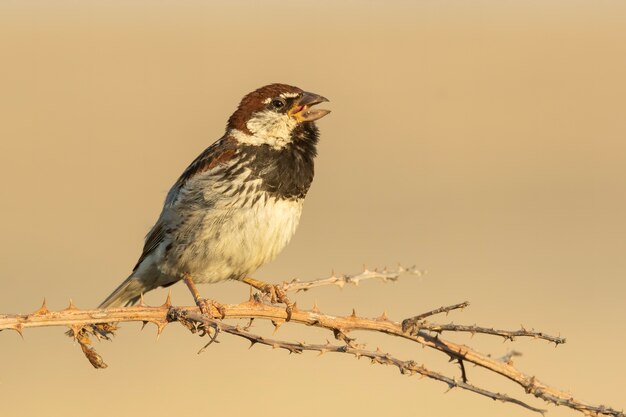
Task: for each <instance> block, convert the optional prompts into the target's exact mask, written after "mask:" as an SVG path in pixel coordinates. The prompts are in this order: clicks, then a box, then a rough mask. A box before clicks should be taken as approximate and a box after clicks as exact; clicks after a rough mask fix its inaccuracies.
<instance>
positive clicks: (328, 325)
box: [0, 271, 625, 417]
mask: <svg viewBox="0 0 626 417" xmlns="http://www.w3.org/2000/svg"><path fill="white" fill-rule="evenodd" d="M394 273H396V274H398V275H399V273H398V272H397V271H394V272H383V273H371V272H369V271H366V272H365V273H364V274H365V275H363V274H361V275H357V276H356V277H359V276H362V277H361V278H358V279H357V281H356V282H358V280H360V279H367V278H370V277H371V278H373V277H376V278H382V279H392V280H395V279H397V276H398V275H396V276H395V277H393V274H394ZM376 274H378V275H376ZM375 275H376V276H375ZM365 277H366V278H365ZM392 277H393V278H392ZM353 279H354V277H352V278H350V280H344V283H347V282H350V283H356V282H353V281H352V280H353ZM337 282H338V281H337V277H331V279H325V280H318V281H311V282H309V283H301V282H294V281H292V282H291V283H287V284H284V285H285V286H286V287H285V290H291V291H299V290H306V289H309V288H314V287H318V286H322V285H339V284H336V283H337ZM289 285H291V286H289ZM467 305H468V304H467V303H460V304H455V305H451V306H447V307H441V308H439V309H436V310H433V311H430V312H427V313H423V314H420V315H417V316H415V317H412V318H410V319H407V320H404V321H403V322H402V323H398V322H393V321H391V320H389V319H388V317H387V316H386V315H385V314H383V315H382V316H380V317H378V318H365V317H358V316H357V315H356V313H355V312H354V311H353V313H352V314H351V315H349V316H331V315H326V314H323V313H321V312H320V311H319V309H317V308H313V309H312V310H301V309H298V308H297V307H295V308H294V309H293V312H292V314H291V320H290V323H292V324H303V325H307V326H314V327H319V328H323V329H327V330H329V331H331V332H332V333H333V334H334V336H335V338H336V339H337V340H339V341H340V342H341V343H339V344H331V343H326V344H307V343H304V342H289V341H284V340H278V339H270V338H265V337H263V336H260V335H256V334H254V333H251V332H250V331H249V327H250V326H249V325H248V326H246V327H240V326H237V325H231V324H227V323H225V322H224V321H222V320H220V319H217V318H216V317H207V316H205V315H202V314H201V313H200V311H199V309H198V308H197V307H195V306H194V307H174V306H172V304H171V301H170V299H169V296H168V299H167V300H166V302H165V303H164V304H163V305H162V306H159V307H149V306H145V305H143V302H142V303H141V304H140V305H138V306H134V307H128V308H116V309H109V310H79V309H77V308H76V307H75V306H74V305H73V304H72V303H70V306H69V307H68V308H66V309H65V310H61V311H49V310H48V309H47V308H46V305H45V301H44V304H43V305H42V307H41V308H40V309H39V310H37V311H36V312H34V313H32V314H24V315H0V331H1V330H5V329H12V330H16V331H18V332H19V333H20V334H21V333H22V331H23V329H25V328H30V327H43V326H68V327H70V329H71V332H70V333H71V335H72V336H73V337H74V338H75V339H76V340H77V341H78V343H79V344H80V346H81V348H82V350H83V352H84V354H85V355H86V357H87V359H89V361H90V362H91V364H92V365H93V366H94V367H96V368H104V367H106V364H105V363H104V361H103V360H102V358H101V357H100V356H99V355H98V354H97V353H96V352H95V350H94V349H93V347H91V341H90V339H89V338H90V336H95V337H96V338H98V339H101V338H108V337H109V335H111V334H112V333H113V331H114V330H115V326H114V325H112V323H119V322H132V321H141V322H144V323H147V322H151V323H154V324H156V326H157V332H158V334H160V333H161V332H162V331H163V329H164V328H165V326H166V325H167V324H168V323H171V322H179V323H181V324H182V325H184V326H185V327H186V328H188V329H189V330H190V331H192V332H193V333H197V334H199V335H200V336H209V338H210V341H209V343H208V344H207V346H208V345H210V344H211V343H213V342H214V341H216V339H217V337H218V335H219V334H220V333H227V334H232V335H235V336H237V337H241V338H244V339H246V340H248V341H250V342H251V343H252V345H254V344H262V345H267V346H271V347H273V348H280V349H285V350H287V351H289V352H291V353H301V352H303V351H305V350H310V351H317V352H319V353H320V354H323V353H326V352H334V353H344V354H349V355H353V356H354V357H357V358H360V357H366V358H368V359H370V360H371V362H372V363H375V364H386V365H393V366H395V367H397V368H398V369H399V370H400V371H401V373H403V374H409V375H412V374H419V375H422V376H424V377H427V378H431V379H435V380H438V381H441V382H444V383H446V384H447V385H448V387H449V389H452V388H461V389H465V390H468V391H471V392H474V393H477V394H479V395H482V396H485V397H488V398H491V399H494V400H499V401H503V402H509V403H513V404H517V405H521V406H523V407H525V408H527V409H529V410H533V411H537V412H540V413H543V412H544V411H545V410H541V409H538V408H536V407H533V406H531V405H529V404H527V403H525V402H523V401H521V400H519V399H515V398H513V397H510V396H509V395H507V394H502V393H497V392H493V391H489V390H487V389H484V388H481V387H477V386H475V385H472V384H470V383H468V382H467V380H466V379H465V372H463V375H462V378H459V379H457V378H455V377H450V376H445V375H443V374H440V373H438V372H434V371H431V370H429V369H427V368H426V367H425V366H423V365H418V364H417V363H416V362H414V361H412V360H406V361H405V360H401V359H399V358H396V357H395V356H392V355H390V354H388V353H384V352H383V351H381V350H380V349H376V350H371V349H367V347H366V346H364V345H361V344H358V343H356V340H355V339H353V338H351V337H349V336H348V335H349V334H350V333H351V332H353V331H356V330H364V331H372V332H378V333H382V334H386V335H390V336H396V337H399V338H402V339H405V340H410V341H412V342H415V343H417V344H419V345H422V346H424V347H428V348H432V349H434V350H437V351H439V352H441V353H443V354H445V355H447V356H448V357H450V358H451V359H453V360H456V361H458V362H459V364H460V365H461V367H462V369H463V370H464V369H465V368H464V366H463V363H464V362H469V363H472V364H474V365H478V366H480V367H482V368H485V369H487V370H488V371H491V372H494V373H497V374H499V375H501V376H504V377H505V378H507V379H509V380H511V381H513V382H515V383H516V384H518V385H519V386H520V387H522V388H523V389H524V391H525V392H526V393H527V394H532V395H533V396H535V397H537V398H539V399H541V400H543V401H544V402H546V403H549V404H555V405H563V406H566V407H569V408H571V409H573V410H576V411H580V412H582V413H583V414H585V415H590V416H600V415H606V416H613V417H625V414H624V413H623V412H621V411H618V410H615V409H613V408H609V407H604V406H592V405H589V404H587V403H584V402H582V401H579V400H577V399H574V398H573V397H572V396H571V395H570V394H568V393H566V392H563V391H561V390H558V389H556V388H553V387H550V386H548V385H546V384H544V383H542V382H541V381H539V380H538V379H537V378H535V377H534V376H531V375H527V374H524V373H522V372H521V371H519V370H518V369H517V368H515V367H514V366H513V364H512V361H511V359H512V357H513V356H517V355H519V353H517V352H515V353H512V354H510V355H508V356H507V357H506V359H505V360H498V359H494V358H492V357H490V355H486V354H482V353H480V352H477V351H476V350H474V349H471V348H470V347H467V346H463V345H459V344H456V343H453V342H451V341H448V340H444V339H442V338H440V337H439V333H441V332H443V331H446V332H471V333H481V334H487V335H496V336H500V337H504V338H505V340H513V338H515V337H530V338H535V339H544V340H547V341H550V342H553V343H555V344H557V345H558V344H560V343H564V342H565V339H562V338H560V337H555V336H549V335H545V334H543V333H541V332H535V331H529V330H526V329H524V328H522V329H520V330H515V331H507V330H496V329H491V328H486V327H480V326H475V325H474V326H466V325H456V324H444V325H441V324H433V323H428V322H426V321H425V320H424V319H425V318H426V317H430V316H432V315H434V314H437V313H442V312H445V313H448V312H449V311H452V310H456V309H460V308H464V307H466V306H467ZM223 307H224V311H223V313H224V318H225V319H247V320H254V319H264V320H269V321H271V322H272V323H273V324H274V325H275V326H279V325H280V324H282V323H284V322H285V320H286V319H287V313H286V312H285V309H284V308H282V307H277V306H274V305H270V304H267V303H265V302H263V301H262V300H259V299H258V297H255V296H251V297H250V300H248V301H246V302H243V303H240V304H233V305H224V306H223ZM433 332H434V333H435V334H433ZM207 346H205V348H206V347H207ZM203 349H204V348H203Z"/></svg>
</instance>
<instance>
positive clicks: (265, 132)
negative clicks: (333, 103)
mask: <svg viewBox="0 0 626 417" xmlns="http://www.w3.org/2000/svg"><path fill="white" fill-rule="evenodd" d="M325 101H328V99H326V98H325V97H322V96H320V95H318V94H314V93H309V92H306V91H303V90H301V89H300V88H298V87H293V86H290V85H286V84H270V85H266V86H264V87H261V88H259V89H257V90H255V91H253V92H251V93H250V94H248V95H246V96H245V97H244V98H243V99H242V100H241V103H240V104H239V107H238V108H237V110H236V111H235V113H233V115H232V116H231V117H230V119H229V120H228V126H227V130H228V131H229V132H230V133H231V134H232V135H233V136H235V138H237V140H239V141H240V142H243V143H248V144H252V145H263V144H266V145H269V146H271V147H273V148H281V147H284V146H285V145H287V144H288V143H290V142H291V141H292V140H293V138H294V137H298V135H295V136H294V134H293V133H294V131H295V130H296V129H297V128H298V127H303V126H307V125H310V124H312V123H313V122H314V121H315V120H318V119H321V118H322V117H324V116H326V115H327V114H328V113H330V110H324V109H317V108H313V106H315V105H316V104H319V103H323V102H325ZM309 127H310V126H309Z"/></svg>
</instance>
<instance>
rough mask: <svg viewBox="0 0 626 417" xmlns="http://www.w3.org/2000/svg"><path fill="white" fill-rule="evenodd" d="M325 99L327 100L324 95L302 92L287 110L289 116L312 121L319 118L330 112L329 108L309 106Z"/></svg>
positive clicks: (301, 120) (298, 119) (300, 120)
mask: <svg viewBox="0 0 626 417" xmlns="http://www.w3.org/2000/svg"><path fill="white" fill-rule="evenodd" d="M325 101H328V99H327V98H326V97H322V96H320V95H318V94H313V93H307V92H304V94H302V97H300V100H298V101H297V102H296V104H294V105H293V107H292V108H291V109H290V110H289V116H291V117H293V118H294V119H296V120H297V121H298V122H312V121H314V120H317V119H321V118H322V117H324V116H326V115H327V114H328V113H330V110H324V109H313V108H311V107H312V106H315V105H316V104H319V103H323V102H325Z"/></svg>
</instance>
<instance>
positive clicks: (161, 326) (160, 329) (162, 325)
mask: <svg viewBox="0 0 626 417" xmlns="http://www.w3.org/2000/svg"><path fill="white" fill-rule="evenodd" d="M164 305H165V304H164ZM170 305H171V304H170ZM154 324H156V326H157V340H159V337H161V333H163V330H164V329H165V326H167V321H155V322H154Z"/></svg>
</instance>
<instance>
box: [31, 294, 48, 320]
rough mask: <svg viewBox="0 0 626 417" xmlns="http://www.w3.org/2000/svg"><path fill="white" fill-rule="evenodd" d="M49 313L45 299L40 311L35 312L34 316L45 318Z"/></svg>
mask: <svg viewBox="0 0 626 417" xmlns="http://www.w3.org/2000/svg"><path fill="white" fill-rule="evenodd" d="M49 312H50V310H48V307H47V306H46V299H45V298H44V299H43V303H41V307H39V309H38V310H37V311H35V312H34V313H33V314H34V315H35V316H45V315H46V314H48V313H49Z"/></svg>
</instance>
